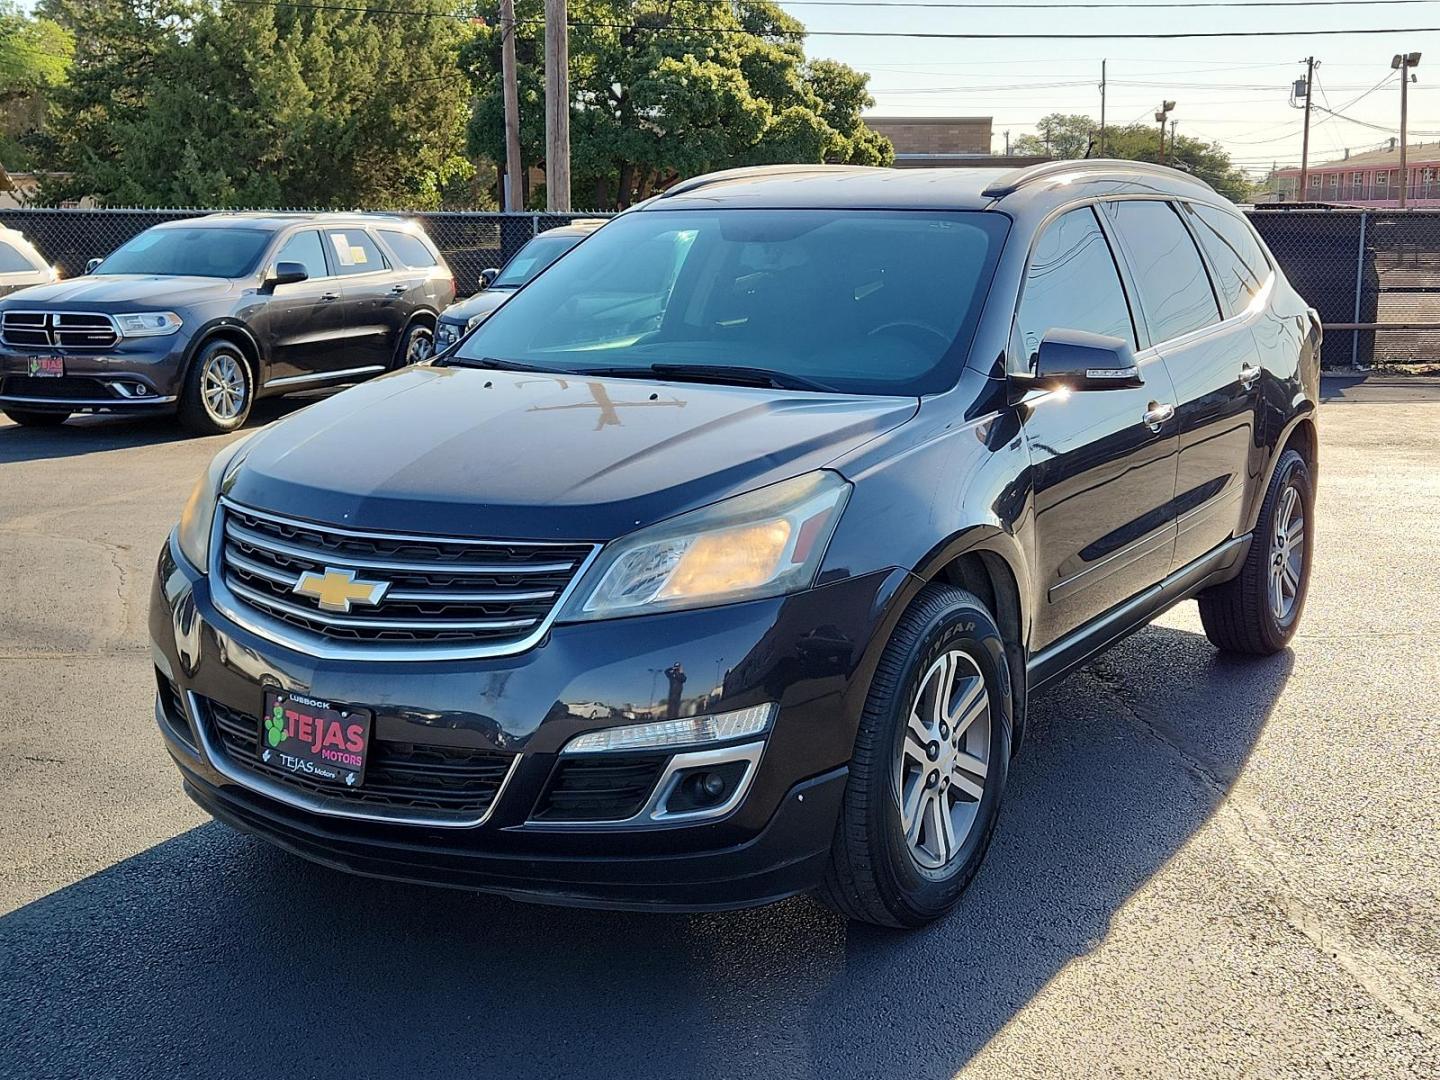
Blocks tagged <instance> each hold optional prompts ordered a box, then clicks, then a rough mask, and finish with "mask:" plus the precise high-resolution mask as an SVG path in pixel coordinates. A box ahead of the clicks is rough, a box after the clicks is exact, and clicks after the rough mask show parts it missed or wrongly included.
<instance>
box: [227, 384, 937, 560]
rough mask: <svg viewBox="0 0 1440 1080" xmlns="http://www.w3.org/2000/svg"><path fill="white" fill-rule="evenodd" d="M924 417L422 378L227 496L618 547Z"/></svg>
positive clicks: (352, 406) (280, 428)
mask: <svg viewBox="0 0 1440 1080" xmlns="http://www.w3.org/2000/svg"><path fill="white" fill-rule="evenodd" d="M917 405H918V401H917V399H915V398H893V397H886V398H874V397H855V396H846V395H838V394H836V395H831V394H816V393H795V392H790V391H775V390H767V389H754V388H749V387H734V386H714V385H708V384H697V383H674V382H660V381H652V380H639V379H602V378H590V379H585V378H574V377H568V378H562V377H557V376H550V375H535V374H530V373H522V372H504V371H486V370H479V369H473V368H453V367H429V366H426V367H419V368H411V369H408V370H406V371H402V372H397V373H396V374H394V375H391V376H387V377H384V378H381V379H377V380H375V381H373V382H369V383H365V384H363V385H361V386H358V387H356V388H355V389H353V390H347V391H345V392H344V393H342V394H338V395H336V396H335V397H332V398H329V399H327V400H325V401H322V402H320V403H318V404H316V405H313V406H311V407H310V408H308V409H305V410H304V411H302V412H299V413H296V414H294V415H293V416H290V417H288V418H287V419H285V420H282V421H280V422H279V423H277V424H275V425H274V426H273V427H271V428H269V429H267V430H265V431H263V432H262V433H260V434H259V435H258V436H256V438H254V439H253V440H252V441H251V442H250V444H249V445H248V446H247V447H246V450H245V452H244V456H243V461H242V462H241V464H240V466H239V467H238V468H237V469H236V470H235V471H234V472H233V473H232V474H231V476H230V478H229V481H228V485H227V494H228V496H229V497H230V498H232V499H234V500H235V501H237V502H240V503H244V504H246V505H248V506H252V507H254V508H256V509H262V510H270V511H273V512H276V513H280V514H286V515H290V516H294V517H299V518H307V519H310V520H315V521H321V522H327V523H330V524H334V525H344V526H349V527H352V528H368V529H377V530H386V531H391V530H393V531H397V532H418V533H434V534H443V535H456V536H473V537H496V538H501V539H532V540H548V539H555V540H608V539H612V538H613V537H616V536H620V535H623V534H625V533H628V532H631V531H633V530H634V529H636V528H639V527H641V526H643V525H648V524H650V523H652V522H655V521H659V520H662V519H664V518H667V517H671V516H673V515H675V514H678V513H681V512H683V511H685V510H688V509H692V508H694V507H697V506H703V505H705V504H706V503H709V502H713V501H715V500H716V499H720V498H723V497H725V496H727V495H732V494H736V493H739V492H742V491H748V490H751V489H753V488H756V487H760V486H763V485H765V484H769V483H773V482H776V481H779V480H784V479H787V478H789V477H791V476H796V475H799V474H801V473H805V472H808V471H810V470H812V469H817V468H819V467H821V466H823V465H826V464H828V463H831V462H833V461H835V459H836V458H838V457H839V456H841V455H843V454H845V453H846V452H847V451H850V450H853V449H854V448H856V447H858V446H860V445H861V444H863V443H865V442H867V441H869V440H870V439H873V438H875V437H876V436H877V435H879V434H881V433H883V432H885V431H888V430H890V429H892V428H894V427H896V426H898V425H900V424H903V423H904V422H905V421H906V420H908V419H909V418H910V417H912V416H913V415H914V414H915V411H916V408H917Z"/></svg>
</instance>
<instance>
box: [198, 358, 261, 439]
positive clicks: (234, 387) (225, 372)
mask: <svg viewBox="0 0 1440 1080" xmlns="http://www.w3.org/2000/svg"><path fill="white" fill-rule="evenodd" d="M243 363H244V361H242V360H241V359H240V358H239V357H237V356H235V355H234V354H233V353H229V352H217V353H215V354H214V355H213V356H211V357H210V359H209V360H208V361H207V362H206V364H205V370H204V371H203V372H201V375H200V394H201V397H203V398H204V399H205V408H206V410H207V411H208V412H209V413H210V415H211V416H213V417H214V418H215V419H216V420H220V421H223V422H228V421H230V420H234V419H235V418H236V417H237V416H239V415H240V414H241V413H243V412H244V411H245V399H246V396H247V395H248V393H249V389H248V387H247V386H246V382H245V371H244V369H243V367H242V366H241V365H242V364H243Z"/></svg>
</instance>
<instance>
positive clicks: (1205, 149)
mask: <svg viewBox="0 0 1440 1080" xmlns="http://www.w3.org/2000/svg"><path fill="white" fill-rule="evenodd" d="M1035 126H1036V129H1037V134H1035V135H1022V136H1020V138H1018V139H1017V140H1015V144H1014V147H1013V149H1014V152H1015V153H1017V154H1028V155H1039V156H1045V157H1052V158H1065V159H1068V158H1083V157H1085V156H1086V155H1087V153H1088V155H1089V156H1090V157H1098V156H1099V155H1100V125H1099V124H1097V123H1096V122H1095V121H1094V120H1092V119H1091V118H1090V117H1088V116H1084V115H1080V114H1069V115H1067V114H1064V113H1052V114H1050V115H1049V116H1046V117H1043V118H1042V119H1041V120H1040V122H1039V123H1038V124H1036V125H1035ZM1105 156H1106V157H1109V158H1120V159H1121V160H1124V161H1155V162H1158V161H1159V160H1160V127H1159V125H1158V124H1155V125H1151V124H1126V125H1124V126H1123V127H1107V128H1106V129H1105ZM1165 164H1167V165H1174V166H1177V167H1179V168H1183V169H1185V170H1186V171H1187V172H1190V173H1193V174H1194V175H1195V176H1198V177H1199V178H1200V179H1202V180H1204V181H1205V182H1206V183H1208V184H1209V185H1210V186H1211V187H1213V188H1214V189H1215V190H1216V191H1218V192H1219V193H1220V194H1221V195H1224V196H1225V197H1226V198H1227V199H1233V200H1234V201H1236V202H1244V201H1246V200H1248V199H1249V198H1250V195H1251V184H1250V181H1249V180H1248V179H1247V178H1246V176H1245V174H1244V173H1243V172H1242V171H1241V170H1240V169H1238V168H1236V166H1235V165H1234V163H1233V162H1232V161H1231V160H1230V155H1229V154H1228V153H1226V152H1225V150H1224V148H1223V147H1221V145H1220V144H1219V143H1214V142H1202V141H1201V140H1200V139H1192V138H1190V137H1189V136H1188V135H1181V134H1179V133H1178V132H1177V133H1176V134H1175V136H1174V139H1173V143H1172V141H1171V137H1170V136H1169V135H1168V134H1167V136H1166V141H1165Z"/></svg>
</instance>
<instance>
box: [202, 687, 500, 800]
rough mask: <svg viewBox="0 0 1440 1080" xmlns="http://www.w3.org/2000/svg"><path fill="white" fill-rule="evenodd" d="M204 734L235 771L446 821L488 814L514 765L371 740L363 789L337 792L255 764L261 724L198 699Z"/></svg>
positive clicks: (464, 751) (493, 754)
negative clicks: (203, 718) (204, 721)
mask: <svg viewBox="0 0 1440 1080" xmlns="http://www.w3.org/2000/svg"><path fill="white" fill-rule="evenodd" d="M200 701H201V705H202V709H203V712H204V714H205V717H206V719H207V720H208V722H209V725H210V726H209V728H208V732H209V734H210V735H212V736H213V737H214V738H215V739H216V740H217V741H218V742H219V744H220V745H221V746H222V747H223V748H224V750H225V753H226V755H227V756H228V757H229V759H230V761H231V762H232V763H234V764H235V765H238V766H240V767H241V768H243V769H245V770H246V771H248V772H252V773H255V774H256V775H257V776H264V777H266V778H267V779H271V780H276V781H278V782H280V783H282V784H284V785H285V786H287V787H292V788H295V789H297V790H300V791H305V792H308V793H310V794H315V795H323V796H324V797H326V798H327V799H332V800H336V801H341V802H347V803H354V804H355V806H356V809H357V810H361V809H363V808H365V807H375V808H377V809H379V808H385V809H389V810H394V811H401V812H407V813H419V814H422V815H423V814H424V813H427V812H429V813H434V814H437V815H441V816H443V817H445V818H471V817H473V818H480V817H483V816H484V815H485V814H486V813H487V812H488V811H489V809H490V805H491V803H493V802H494V801H495V797H496V795H497V794H498V793H499V791H500V788H501V786H502V785H503V784H504V782H505V778H506V776H508V775H509V772H510V766H511V765H512V764H513V763H514V761H515V757H514V755H513V754H503V753H499V752H497V751H493V750H473V749H469V748H466V747H453V746H429V745H424V744H419V743H399V742H385V741H382V740H380V739H373V738H372V741H371V744H370V753H369V757H368V759H367V762H366V765H365V783H364V785H363V786H361V787H359V788H340V787H336V786H333V785H330V784H324V783H319V782H316V781H313V780H308V779H305V778H302V777H298V776H296V775H295V774H293V773H291V772H288V771H286V770H285V769H281V768H277V767H276V766H274V765H269V764H267V763H265V762H263V761H261V760H260V754H259V743H260V718H259V717H258V716H252V715H250V714H249V713H245V712H241V711H240V710H238V709H232V708H230V707H229V706H228V705H224V704H221V703H220V702H218V701H213V700H211V699H209V698H201V699H200Z"/></svg>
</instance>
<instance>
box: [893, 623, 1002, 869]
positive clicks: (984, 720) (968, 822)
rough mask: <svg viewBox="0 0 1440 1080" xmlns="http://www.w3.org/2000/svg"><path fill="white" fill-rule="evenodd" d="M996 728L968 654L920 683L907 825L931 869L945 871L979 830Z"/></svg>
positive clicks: (912, 719) (903, 795) (902, 768)
mask: <svg viewBox="0 0 1440 1080" xmlns="http://www.w3.org/2000/svg"><path fill="white" fill-rule="evenodd" d="M990 723H991V716H990V694H989V691H988V690H987V689H986V687H985V677H984V676H983V675H982V674H981V673H980V668H979V667H978V666H977V665H976V663H975V661H974V660H973V659H971V657H970V656H969V655H968V654H967V653H964V652H960V651H958V650H952V651H950V652H946V653H943V654H942V655H941V656H939V657H938V658H937V659H936V660H935V661H934V663H932V664H931V665H930V667H929V669H928V670H927V671H926V672H925V676H924V678H923V679H921V680H920V688H919V690H918V691H917V692H916V694H915V699H914V701H913V702H912V703H911V707H910V715H909V718H908V721H907V723H906V728H905V738H904V741H903V743H902V744H901V747H900V760H899V762H898V765H897V776H896V779H897V784H896V792H897V794H898V796H899V800H900V825H901V828H902V829H903V830H904V833H905V843H906V846H907V847H908V848H909V850H910V854H911V856H912V857H913V858H914V859H915V862H916V863H917V864H918V865H919V866H920V867H922V868H923V869H926V870H940V869H943V868H944V867H945V866H946V865H947V864H948V863H949V862H950V861H951V860H952V859H954V858H955V857H956V856H957V855H958V854H959V853H960V850H961V848H962V847H964V845H965V841H966V839H967V838H968V837H969V835H970V831H971V830H972V829H973V828H974V826H975V821H976V819H977V817H978V816H979V811H980V800H981V798H982V797H983V796H984V794H985V777H986V774H987V772H988V771H989V766H990Z"/></svg>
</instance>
